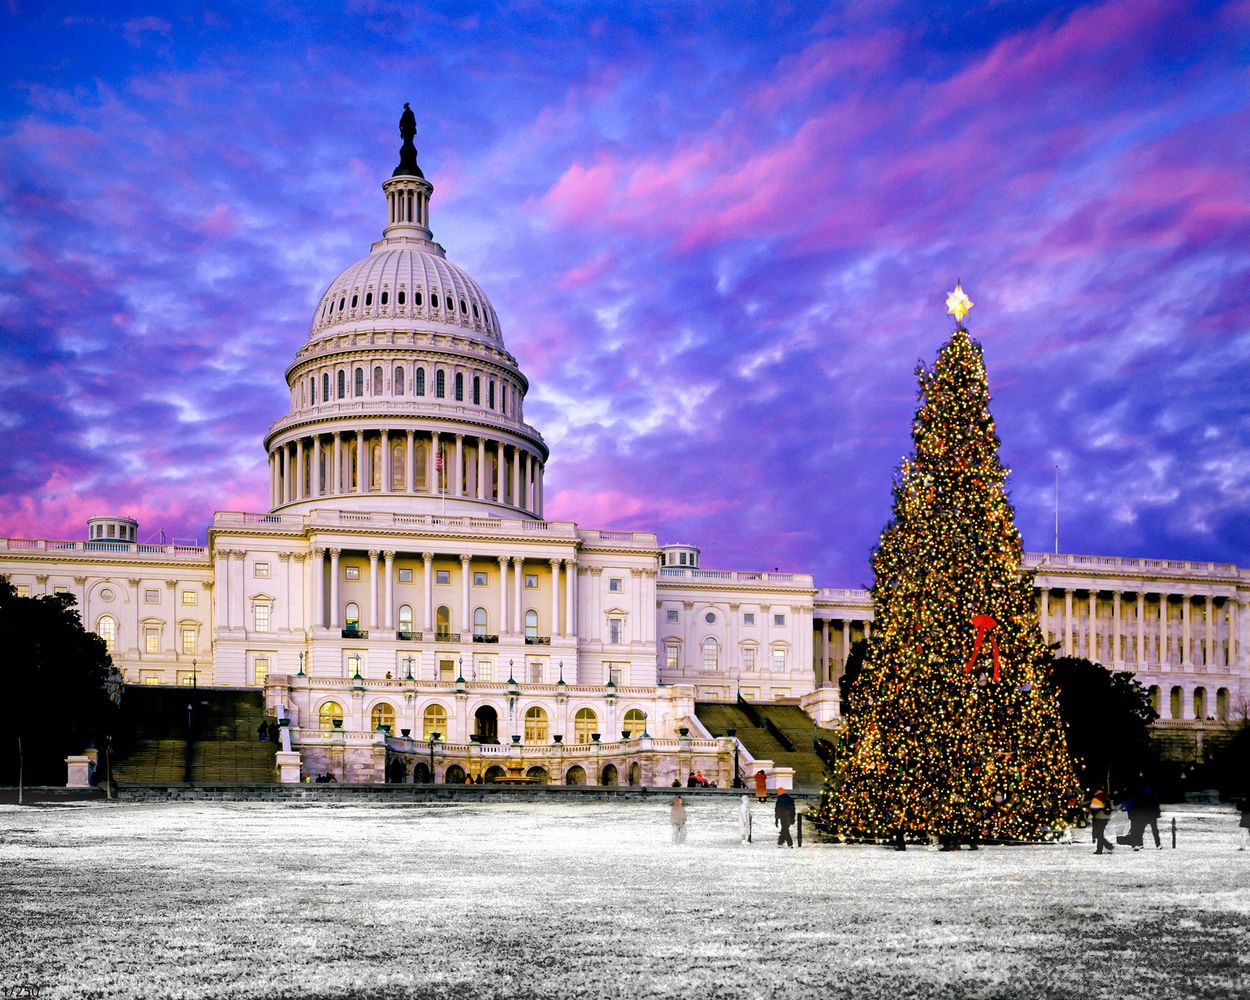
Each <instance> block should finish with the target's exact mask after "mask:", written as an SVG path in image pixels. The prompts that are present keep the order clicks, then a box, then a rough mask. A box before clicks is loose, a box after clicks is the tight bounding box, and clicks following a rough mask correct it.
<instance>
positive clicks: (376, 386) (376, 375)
mask: <svg viewBox="0 0 1250 1000" xmlns="http://www.w3.org/2000/svg"><path fill="white" fill-rule="evenodd" d="M373 394H374V395H375V396H380V395H382V366H381V365H378V366H377V367H375V368H374V369H373Z"/></svg>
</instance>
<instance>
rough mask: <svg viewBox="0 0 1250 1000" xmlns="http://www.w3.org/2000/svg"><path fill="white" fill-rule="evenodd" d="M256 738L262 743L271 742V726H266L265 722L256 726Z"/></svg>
mask: <svg viewBox="0 0 1250 1000" xmlns="http://www.w3.org/2000/svg"><path fill="white" fill-rule="evenodd" d="M256 739H257V741H258V742H260V743H268V742H269V727H268V726H266V725H265V724H264V723H263V722H262V723H261V724H260V725H259V726H257V727H256Z"/></svg>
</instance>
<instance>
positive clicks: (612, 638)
mask: <svg viewBox="0 0 1250 1000" xmlns="http://www.w3.org/2000/svg"><path fill="white" fill-rule="evenodd" d="M621 623H622V620H621V619H620V618H609V619H608V642H610V643H613V644H619V643H620V641H621Z"/></svg>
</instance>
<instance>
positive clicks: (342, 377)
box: [339, 368, 347, 399]
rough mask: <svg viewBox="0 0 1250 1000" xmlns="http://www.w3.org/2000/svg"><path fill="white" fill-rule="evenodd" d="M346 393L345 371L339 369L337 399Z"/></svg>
mask: <svg viewBox="0 0 1250 1000" xmlns="http://www.w3.org/2000/svg"><path fill="white" fill-rule="evenodd" d="M346 395H347V373H346V372H344V371H343V369H342V368H340V369H339V399H342V398H343V397H344V396H346Z"/></svg>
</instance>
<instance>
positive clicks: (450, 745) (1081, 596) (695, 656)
mask: <svg viewBox="0 0 1250 1000" xmlns="http://www.w3.org/2000/svg"><path fill="white" fill-rule="evenodd" d="M383 189H384V192H385V194H386V199H387V206H388V224H387V226H386V228H385V230H384V232H383V238H382V239H381V240H380V241H378V242H377V243H375V244H374V246H373V250H372V253H371V254H370V255H369V256H367V257H366V258H364V260H362V261H360V262H358V263H357V264H354V265H352V266H351V267H349V268H347V269H346V270H345V271H343V272H342V273H341V274H340V276H339V277H338V278H336V279H335V280H334V281H333V282H331V284H330V286H329V287H328V289H327V290H326V292H325V294H324V295H323V297H322V299H321V301H320V302H319V304H318V306H317V310H316V313H315V314H314V319H313V322H312V325H311V327H310V331H309V339H308V342H307V343H306V344H305V345H304V346H303V347H301V348H300V350H299V351H298V352H297V354H296V358H295V361H294V363H293V364H292V365H291V366H290V367H289V368H288V369H287V372H286V379H287V384H288V387H289V390H290V411H289V412H288V413H287V414H286V415H285V416H283V417H282V418H280V419H279V420H277V421H276V422H275V423H274V424H273V426H272V427H271V428H270V430H269V432H268V433H267V435H266V437H265V442H264V444H265V447H266V450H267V451H268V454H269V476H270V479H269V490H270V504H271V506H270V510H269V511H267V512H261V513H239V512H219V513H217V514H216V515H215V517H214V521H213V524H212V526H211V528H210V529H209V537H208V544H207V545H205V546H195V545H167V544H142V543H138V542H136V541H135V538H136V537H137V535H136V531H137V527H138V526H137V524H136V523H135V522H134V521H133V520H131V519H129V518H126V517H100V518H93V519H92V521H91V526H90V531H89V539H88V540H87V541H49V540H28V539H18V538H0V574H3V575H6V576H8V577H10V579H11V580H12V582H13V583H14V584H16V585H17V586H18V587H19V589H20V590H21V591H22V592H24V593H30V594H44V593H52V592H55V591H58V590H61V589H64V590H66V591H68V592H70V593H72V594H74V596H75V597H76V598H77V601H78V607H79V609H80V612H81V614H82V617H83V621H84V624H85V625H86V626H87V627H88V628H90V629H93V630H95V631H96V632H98V633H99V634H101V635H102V636H104V637H105V638H106V641H108V642H109V644H110V648H111V650H112V653H113V658H114V662H115V663H116V664H117V665H118V666H119V667H120V668H121V669H122V671H123V672H124V674H125V676H126V678H127V679H128V681H129V682H131V683H140V684H145V683H151V684H192V683H196V684H199V685H203V686H211V685H220V686H229V687H240V686H255V687H258V688H262V687H263V688H264V690H265V697H266V702H267V707H268V709H269V711H270V712H271V713H272V714H274V715H276V716H278V717H280V718H284V719H288V720H289V721H290V738H289V741H290V743H291V750H292V752H293V753H295V754H298V755H299V761H300V766H301V768H302V771H303V773H304V775H310V774H319V773H322V772H331V773H334V774H336V776H337V777H338V778H339V780H353V781H356V780H364V781H380V780H383V777H384V772H385V770H386V768H387V766H388V762H392V763H393V762H395V761H398V762H399V763H400V764H401V765H402V766H403V768H404V773H405V776H406V780H412V779H413V775H414V773H416V774H417V775H418V777H419V776H420V769H421V768H422V767H423V766H428V759H429V758H432V759H433V763H434V771H435V774H436V775H437V777H438V780H440V781H441V780H463V775H464V774H465V773H467V774H468V775H469V776H470V777H472V776H475V775H477V774H479V773H483V774H486V773H490V774H504V775H511V776H513V777H516V776H518V775H522V776H523V775H524V774H527V773H530V772H531V771H532V770H533V771H534V776H536V777H543V778H546V779H549V780H555V781H571V782H586V783H591V784H593V783H597V782H613V783H622V784H623V783H626V782H632V783H637V782H639V781H642V782H645V783H647V784H668V783H669V782H670V781H671V780H673V779H674V778H680V777H681V776H682V775H684V774H686V773H688V772H689V771H690V770H693V769H702V770H703V771H704V773H705V775H707V776H709V777H711V778H712V780H717V781H718V783H728V782H729V781H731V780H732V760H733V746H734V744H733V741H732V740H727V739H724V738H721V739H715V738H712V737H711V734H708V733H706V732H705V731H703V730H702V727H701V726H700V725H699V723H698V720H697V719H696V718H695V710H694V706H695V701H696V700H709V701H730V700H733V699H735V698H736V697H737V696H738V695H739V694H740V695H741V696H742V697H744V698H747V699H749V700H762V701H781V700H787V701H794V702H799V703H801V704H802V705H803V706H804V707H805V708H806V709H807V710H808V711H809V713H810V714H812V716H813V717H814V718H815V719H816V720H817V721H818V722H819V723H821V724H826V725H832V724H836V722H837V718H838V708H839V706H838V699H837V686H836V682H837V679H838V677H839V675H840V672H841V667H842V665H843V664H844V662H845V659H846V655H847V652H848V650H849V648H850V645H851V644H852V643H853V642H855V641H856V640H857V639H860V638H862V637H864V636H866V635H868V634H870V630H871V604H870V601H869V600H868V595H867V594H866V593H864V592H863V591H859V590H827V589H817V588H816V587H815V584H814V582H813V580H812V577H811V576H810V575H806V574H792V573H775V572H774V573H762V572H745V571H716V570H704V569H701V568H700V567H699V549H698V547H697V546H694V545H688V544H673V545H666V546H664V547H663V549H661V547H660V546H659V545H658V543H657V539H656V537H655V535H654V534H652V533H650V532H622V531H596V530H589V529H585V528H582V527H580V526H579V525H577V524H574V523H571V522H560V521H547V520H544V519H543V516H542V514H543V474H544V468H545V464H546V461H547V458H548V452H547V447H546V445H545V443H544V442H543V440H542V437H541V435H540V434H539V433H538V431H537V430H536V429H535V428H533V427H531V426H529V425H528V424H526V423H525V422H524V419H523V406H524V397H525V393H526V391H527V389H528V382H527V380H526V379H525V377H524V375H523V374H522V373H521V371H520V369H519V368H518V367H517V364H516V360H515V359H514V358H513V357H512V356H511V355H510V354H508V353H507V351H506V350H505V348H504V345H503V339H502V334H501V331H500V326H499V320H498V317H497V316H496V315H495V312H494V309H493V307H491V305H490V303H489V301H488V300H487V299H486V297H485V295H484V294H483V292H482V290H481V289H480V288H479V287H478V286H477V285H476V283H474V282H473V280H472V279H471V278H470V277H469V276H468V275H466V274H465V273H464V272H463V271H461V270H460V269H459V268H457V267H455V265H452V264H450V263H449V262H448V261H447V260H446V259H445V255H444V253H443V249H442V247H441V246H439V245H438V244H437V243H434V242H433V241H432V237H431V233H430V230H429V197H430V194H431V193H432V190H433V188H432V186H431V185H430V184H429V182H428V181H426V180H425V179H424V178H423V177H415V176H411V175H401V176H398V177H392V178H390V179H389V180H387V181H386V183H385V184H384V185H383ZM1029 564H1030V565H1031V566H1032V567H1034V568H1035V569H1036V572H1037V587H1038V602H1039V613H1040V615H1041V621H1042V625H1043V628H1044V629H1046V630H1047V632H1048V634H1049V635H1050V637H1051V639H1052V641H1055V642H1058V643H1060V644H1061V647H1062V649H1063V650H1064V651H1065V652H1069V653H1072V654H1074V655H1084V656H1089V657H1090V658H1092V659H1097V660H1100V661H1101V662H1103V663H1105V664H1107V665H1108V666H1115V667H1117V668H1123V669H1130V670H1134V671H1135V672H1137V673H1138V675H1139V676H1140V677H1141V679H1142V681H1143V683H1145V684H1147V685H1148V686H1150V687H1151V688H1152V691H1153V692H1154V693H1155V695H1156V697H1157V699H1158V702H1159V704H1160V711H1161V713H1162V714H1163V716H1164V718H1165V719H1167V718H1171V719H1192V718H1194V717H1195V716H1196V717H1199V718H1205V717H1206V716H1207V715H1211V716H1219V717H1229V716H1230V715H1233V714H1236V713H1237V712H1239V711H1242V710H1243V706H1244V705H1245V704H1246V703H1247V701H1250V656H1248V655H1247V636H1246V628H1247V626H1246V624H1245V623H1246V620H1247V615H1246V614H1245V604H1246V600H1247V596H1248V595H1250V571H1247V570H1241V569H1238V568H1237V567H1235V566H1226V565H1211V564H1193V563H1177V562H1170V561H1161V560H1131V559H1105V558H1096V557H1090V558H1086V557H1077V556H1047V557H1040V556H1038V557H1032V556H1031V557H1029ZM380 727H385V728H380ZM683 729H684V730H686V732H684V733H683V732H682V730H683ZM405 731H406V732H405ZM435 731H437V732H438V733H439V736H440V739H439V741H438V742H437V743H432V742H431V740H430V737H431V734H432V733H433V732H435ZM557 737H559V739H557ZM742 762H743V766H744V768H749V772H748V773H754V770H755V769H756V768H757V767H762V768H764V769H770V767H771V762H768V761H753V760H751V758H750V756H749V755H744V756H743V758H742ZM281 763H282V765H283V772H284V774H286V775H287V777H288V778H289V777H291V776H293V775H294V774H295V773H296V771H295V763H296V758H295V757H292V756H290V755H286V754H284V755H283V759H282V762H281ZM492 768H498V769H500V770H498V771H492V770H491V769H492ZM779 780H780V781H784V780H785V776H784V774H781V773H774V775H773V784H774V785H775V784H776V783H777V782H778V781H779Z"/></svg>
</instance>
